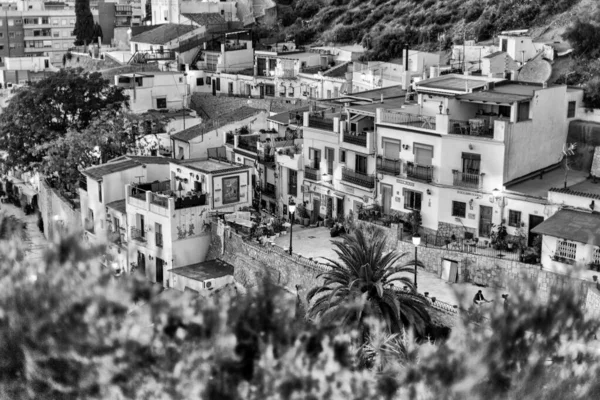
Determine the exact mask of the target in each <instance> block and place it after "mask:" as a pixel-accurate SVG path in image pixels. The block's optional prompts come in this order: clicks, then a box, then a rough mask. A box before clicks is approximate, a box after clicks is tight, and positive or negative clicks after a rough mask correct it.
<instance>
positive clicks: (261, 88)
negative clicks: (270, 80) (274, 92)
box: [259, 85, 265, 99]
mask: <svg viewBox="0 0 600 400" xmlns="http://www.w3.org/2000/svg"><path fill="white" fill-rule="evenodd" d="M259 88H260V98H261V99H264V98H265V87H264V86H263V85H261V86H259Z"/></svg>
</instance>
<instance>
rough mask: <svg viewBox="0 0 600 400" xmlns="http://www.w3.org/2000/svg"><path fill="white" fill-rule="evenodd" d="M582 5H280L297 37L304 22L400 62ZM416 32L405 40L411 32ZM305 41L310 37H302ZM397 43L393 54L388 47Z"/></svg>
mask: <svg viewBox="0 0 600 400" xmlns="http://www.w3.org/2000/svg"><path fill="white" fill-rule="evenodd" d="M578 2H579V0H525V1H523V0H483V1H482V0H467V1H463V0H444V1H441V0H437V1H436V0H400V1H398V0H296V1H294V2H291V5H290V2H289V1H280V2H279V3H280V4H286V7H280V19H281V23H282V25H283V26H284V27H285V26H290V28H289V32H291V33H293V34H297V33H299V32H300V31H299V30H300V29H306V28H305V27H304V28H303V25H304V24H303V21H307V20H310V22H308V23H307V24H308V25H309V26H310V28H309V29H312V30H314V32H315V34H316V36H315V38H317V39H320V40H321V41H324V42H339V43H362V44H363V45H364V46H365V47H367V48H368V49H369V50H370V52H369V54H368V55H367V57H368V58H370V59H373V60H381V61H384V60H388V59H390V58H395V57H400V56H401V49H402V47H405V46H411V47H414V46H419V47H421V48H430V49H436V50H440V49H443V48H447V47H448V46H449V44H450V43H451V42H452V41H454V42H460V41H462V40H463V38H466V39H477V40H485V39H489V38H491V37H492V35H493V34H494V33H498V32H500V31H502V30H507V29H523V28H528V27H530V26H532V25H534V24H537V23H542V22H544V21H545V20H546V19H548V18H549V17H552V16H554V15H555V14H559V13H562V12H564V11H566V10H568V9H569V8H570V7H571V6H573V5H574V4H576V3H578ZM408 29H412V30H414V31H412V32H410V33H409V34H407V30H408ZM302 34H303V36H305V35H306V32H302ZM390 41H391V42H398V44H394V45H393V48H392V49H390V48H388V47H387V44H388V43H389V42H390Z"/></svg>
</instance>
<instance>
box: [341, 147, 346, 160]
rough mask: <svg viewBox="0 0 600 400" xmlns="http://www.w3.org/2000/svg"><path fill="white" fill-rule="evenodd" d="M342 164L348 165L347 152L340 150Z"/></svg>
mask: <svg viewBox="0 0 600 400" xmlns="http://www.w3.org/2000/svg"><path fill="white" fill-rule="evenodd" d="M340 162H341V163H346V150H342V149H340Z"/></svg>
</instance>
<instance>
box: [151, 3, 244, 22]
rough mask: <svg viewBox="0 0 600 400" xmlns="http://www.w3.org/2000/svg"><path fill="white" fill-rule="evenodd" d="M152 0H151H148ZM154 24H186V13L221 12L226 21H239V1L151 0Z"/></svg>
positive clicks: (187, 20)
mask: <svg viewBox="0 0 600 400" xmlns="http://www.w3.org/2000/svg"><path fill="white" fill-rule="evenodd" d="M147 1H150V0H147ZM151 1H152V25H159V24H165V23H171V24H184V23H186V22H189V19H187V18H186V17H185V15H184V14H208V13H210V14H219V15H221V16H222V17H223V18H224V19H225V20H226V21H237V20H238V13H237V2H236V1H218V0H151Z"/></svg>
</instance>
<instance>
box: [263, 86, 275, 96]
mask: <svg viewBox="0 0 600 400" xmlns="http://www.w3.org/2000/svg"><path fill="white" fill-rule="evenodd" d="M265 96H275V85H265Z"/></svg>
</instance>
